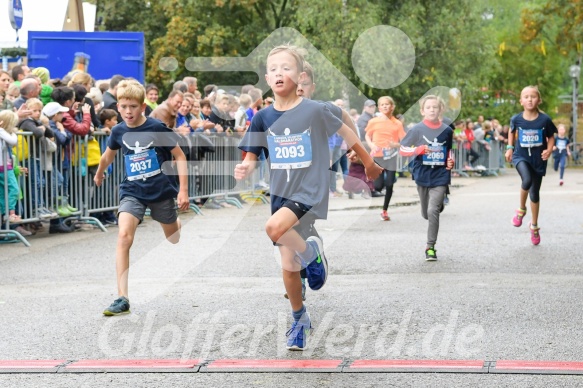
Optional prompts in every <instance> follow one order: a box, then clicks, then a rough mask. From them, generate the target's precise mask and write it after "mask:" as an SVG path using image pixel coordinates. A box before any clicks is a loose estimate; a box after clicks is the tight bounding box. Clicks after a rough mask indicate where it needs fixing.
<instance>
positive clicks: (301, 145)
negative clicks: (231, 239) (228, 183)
mask: <svg viewBox="0 0 583 388" xmlns="http://www.w3.org/2000/svg"><path fill="white" fill-rule="evenodd" d="M341 126H342V122H341V121H340V120H339V119H338V118H337V117H335V116H334V114H333V113H332V112H331V111H330V109H329V108H328V106H327V105H326V104H322V103H319V102H316V101H311V100H306V99H303V100H302V101H301V102H300V103H299V104H298V105H297V106H296V107H294V108H292V109H290V110H287V111H278V110H275V108H274V107H273V105H270V106H268V107H267V108H264V109H261V110H260V111H258V112H257V113H256V114H255V116H253V120H252V121H251V126H250V127H249V130H248V131H247V132H246V133H245V136H244V137H243V139H242V140H241V144H240V145H239V148H240V149H241V150H243V151H247V152H251V153H253V154H255V155H259V154H260V153H261V151H262V150H264V151H265V155H266V156H267V157H268V158H269V160H268V163H269V164H270V168H271V179H270V192H271V195H272V202H271V211H272V213H275V212H276V211H277V210H279V206H280V205H281V203H282V201H279V200H278V201H274V200H273V199H274V198H273V197H274V196H275V197H279V198H283V199H286V200H293V201H297V202H299V203H302V204H304V205H306V206H308V207H310V208H311V209H310V212H311V213H313V216H314V218H316V219H326V217H327V214H328V190H329V187H330V174H329V171H328V169H329V168H330V155H329V150H328V137H329V136H331V135H333V134H334V133H336V132H337V131H338V130H339V129H340V127H341Z"/></svg>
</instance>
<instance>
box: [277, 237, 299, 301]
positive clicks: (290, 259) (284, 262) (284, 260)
mask: <svg viewBox="0 0 583 388" xmlns="http://www.w3.org/2000/svg"><path fill="white" fill-rule="evenodd" d="M279 252H280V254H281V266H282V275H283V284H284V286H285V290H286V292H287V295H288V298H289V303H290V305H291V308H292V310H293V311H298V310H300V309H301V308H302V306H303V304H304V303H303V301H302V279H301V278H300V269H301V267H300V265H299V264H298V262H297V261H296V260H295V256H296V252H294V251H292V250H291V249H289V248H287V247H283V246H282V247H279Z"/></svg>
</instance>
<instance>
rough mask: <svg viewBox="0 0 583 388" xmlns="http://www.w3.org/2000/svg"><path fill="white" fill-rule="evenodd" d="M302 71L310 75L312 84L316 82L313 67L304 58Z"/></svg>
mask: <svg viewBox="0 0 583 388" xmlns="http://www.w3.org/2000/svg"><path fill="white" fill-rule="evenodd" d="M304 73H306V75H307V76H308V77H310V79H311V80H312V83H313V84H315V83H316V78H315V75H314V68H313V67H312V65H310V64H309V63H308V61H306V60H304Z"/></svg>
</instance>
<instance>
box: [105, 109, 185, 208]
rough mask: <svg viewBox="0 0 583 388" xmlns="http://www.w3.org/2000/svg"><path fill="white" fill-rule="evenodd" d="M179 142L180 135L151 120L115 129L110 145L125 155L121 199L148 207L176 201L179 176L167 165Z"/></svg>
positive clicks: (121, 124) (159, 122) (147, 119)
mask: <svg viewBox="0 0 583 388" xmlns="http://www.w3.org/2000/svg"><path fill="white" fill-rule="evenodd" d="M179 140H180V135H178V134H177V133H175V132H174V131H173V130H172V129H170V128H168V127H167V126H166V125H164V124H163V123H162V122H161V121H159V120H157V119H153V118H150V117H148V118H146V121H145V122H144V124H142V125H140V126H139V127H135V128H129V127H128V126H127V124H126V123H125V122H121V123H119V124H117V125H116V126H115V127H113V128H112V130H111V136H110V137H109V140H108V142H107V146H108V147H109V148H110V149H111V150H114V151H115V150H119V149H121V150H122V153H123V155H124V179H123V181H122V183H121V185H120V189H119V199H120V200H121V199H122V198H124V197H126V196H130V197H134V198H136V199H138V200H140V201H141V202H143V203H145V204H148V203H151V202H159V201H163V200H166V199H169V198H176V196H177V195H178V181H177V179H176V178H177V176H176V173H175V172H174V171H173V169H172V167H171V166H170V163H166V164H165V163H164V162H169V161H172V153H171V151H172V149H174V147H176V146H177V144H178V141H179Z"/></svg>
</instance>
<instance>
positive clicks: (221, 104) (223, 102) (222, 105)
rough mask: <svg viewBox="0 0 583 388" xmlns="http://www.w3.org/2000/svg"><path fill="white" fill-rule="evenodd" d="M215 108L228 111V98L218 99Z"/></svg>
mask: <svg viewBox="0 0 583 388" xmlns="http://www.w3.org/2000/svg"><path fill="white" fill-rule="evenodd" d="M217 108H219V110H222V111H223V112H228V111H229V100H221V101H219V103H218V104H217Z"/></svg>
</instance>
